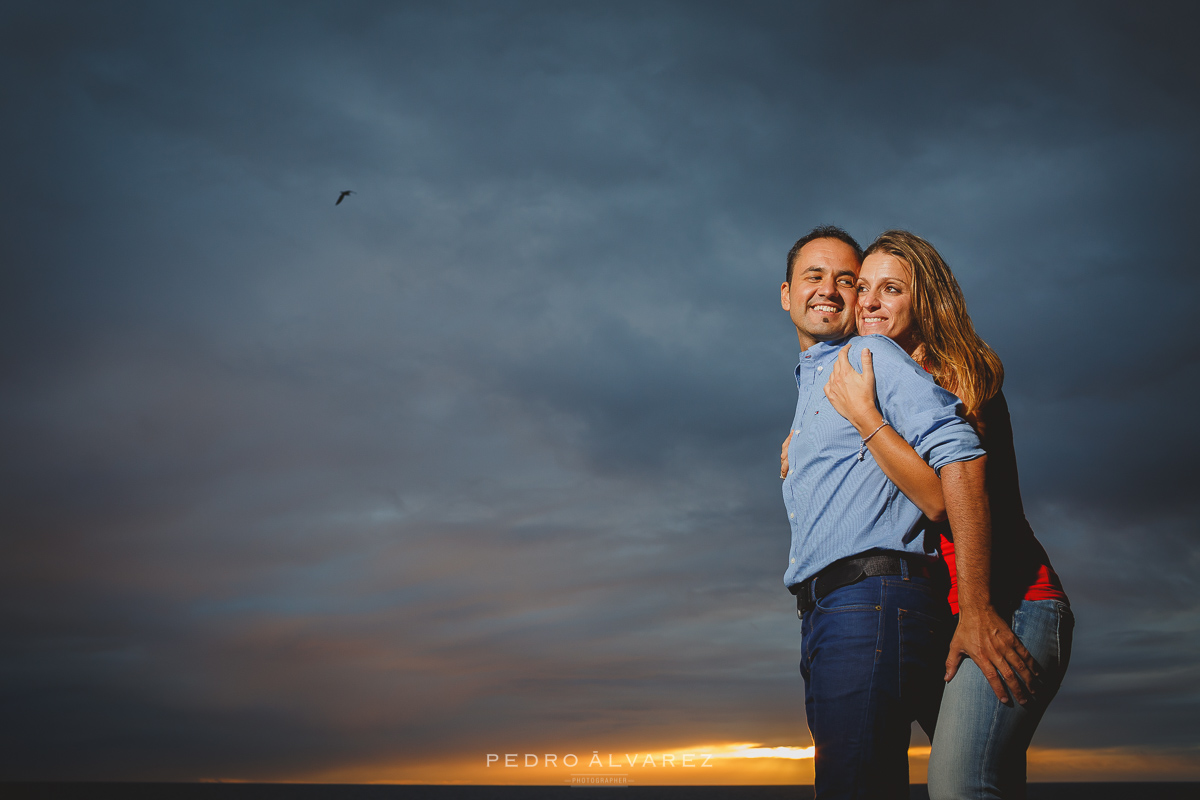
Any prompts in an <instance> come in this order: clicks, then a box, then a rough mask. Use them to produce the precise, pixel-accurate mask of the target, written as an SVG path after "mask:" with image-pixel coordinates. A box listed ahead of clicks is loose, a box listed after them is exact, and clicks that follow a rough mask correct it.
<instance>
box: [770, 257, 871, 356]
mask: <svg viewBox="0 0 1200 800" xmlns="http://www.w3.org/2000/svg"><path fill="white" fill-rule="evenodd" d="M857 278H858V258H857V256H855V254H854V248H852V247H851V246H850V245H848V244H846V243H845V242H843V241H841V240H839V239H813V240H812V241H811V242H809V243H808V244H806V245H804V247H802V248H800V252H799V253H797V254H796V263H795V264H794V265H793V266H792V280H791V282H790V283H785V284H783V285H782V286H780V287H779V304H780V305H781V306H783V310H784V311H787V312H788V313H789V314H790V315H791V317H792V324H793V325H795V326H796V336H797V338H799V340H800V349H801V350H807V349H808V348H810V347H812V346H813V345H814V344H816V343H817V342H828V341H832V340H834V339H841V338H842V337H843V336H846V335H847V334H849V333H852V332H853V331H854V305H855V290H854V282H855V280H856V279H857Z"/></svg>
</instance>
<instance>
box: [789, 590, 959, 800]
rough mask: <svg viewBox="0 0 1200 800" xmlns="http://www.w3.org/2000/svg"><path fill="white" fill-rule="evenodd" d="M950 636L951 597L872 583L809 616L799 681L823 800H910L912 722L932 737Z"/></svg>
mask: <svg viewBox="0 0 1200 800" xmlns="http://www.w3.org/2000/svg"><path fill="white" fill-rule="evenodd" d="M950 628H951V621H950V608H949V606H948V605H947V603H946V588H945V586H944V585H943V584H942V583H941V582H939V581H933V582H931V581H929V580H926V579H923V578H919V577H916V576H908V575H903V576H899V575H898V576H894V577H876V578H866V579H864V580H862V581H860V582H859V583H856V584H853V585H851V586H844V587H842V588H840V589H836V590H835V591H833V592H831V593H830V594H829V595H827V596H826V597H824V598H823V599H821V600H820V601H819V602H818V603H817V606H816V608H814V609H812V610H811V611H809V612H807V613H806V614H805V615H804V622H803V624H802V625H801V633H802V636H803V642H802V645H801V659H802V660H801V663H800V671H801V673H802V674H803V675H804V709H805V712H806V714H807V716H808V729H809V731H810V732H811V733H812V738H813V744H815V745H816V759H815V765H814V766H815V770H816V797H817V799H818V800H831V799H832V798H871V800H879V799H880V798H898V799H902V800H908V740H909V731H910V729H911V726H912V721H913V720H914V719H915V720H917V721H918V722H920V723H921V727H922V728H924V729H925V731H926V732H927V733H929V734H931V735H932V734H933V726H934V723H935V721H936V720H937V713H938V704H939V702H940V700H941V695H942V672H943V670H942V664H943V663H944V662H945V660H946V652H947V648H948V645H949V634H950Z"/></svg>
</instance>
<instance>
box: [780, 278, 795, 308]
mask: <svg viewBox="0 0 1200 800" xmlns="http://www.w3.org/2000/svg"><path fill="white" fill-rule="evenodd" d="M791 288H792V287H790V286H788V284H787V281H784V283H783V285H782V286H780V287H779V305H780V306H782V307H783V310H784V311H791V310H792V292H791Z"/></svg>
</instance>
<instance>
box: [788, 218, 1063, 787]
mask: <svg viewBox="0 0 1200 800" xmlns="http://www.w3.org/2000/svg"><path fill="white" fill-rule="evenodd" d="M780 302H781V304H782V306H783V308H784V310H785V311H788V312H789V314H790V315H791V319H792V323H793V324H794V325H795V327H796V334H797V336H798V338H799V341H800V350H801V353H800V364H799V365H798V366H797V367H796V385H797V388H798V390H799V398H798V400H797V403H796V415H795V418H794V419H793V421H792V428H791V432H790V433H789V434H788V437H787V440H786V441H785V442H784V446H783V452H782V454H781V467H782V468H781V477H783V479H784V483H783V497H784V504H785V505H786V507H787V512H788V521H789V523H790V525H791V550H790V554H789V555H790V563H789V564H788V569H787V572H786V574H785V576H784V581H785V583H786V584H787V587H788V589H789V590H790V591H791V592H792V594H794V595H795V596H796V606H797V610H798V613H799V615H800V618H801V620H802V622H801V635H802V644H801V665H800V669H801V673H802V674H803V676H804V683H805V696H804V700H805V711H806V714H807V717H808V727H809V731H810V732H811V734H812V737H813V744H814V745H815V746H816V757H815V758H816V763H815V770H816V796H817V798H819V799H820V800H824V799H825V798H905V799H906V798H908V796H909V795H908V791H909V790H908V754H907V751H908V743H909V731H910V727H911V724H912V721H913V720H916V721H918V722H919V723H920V725H921V726H922V728H923V729H924V730H925V732H926V733H928V734H929V736H930V738H931V740H932V742H933V747H932V752H931V755H930V759H929V793H930V797H931V800H944V799H948V798H956V799H957V798H1017V797H1024V796H1025V751H1026V750H1027V748H1028V747H1029V742H1030V740H1031V738H1032V737H1033V732H1034V729H1035V728H1036V727H1037V725H1038V722H1040V720H1041V717H1042V714H1043V713H1044V711H1045V709H1046V706H1047V704H1048V703H1049V702H1050V700H1051V699H1052V698H1053V697H1054V694H1055V693H1056V692H1057V690H1058V687H1059V685H1060V683H1061V682H1062V677H1063V673H1064V671H1065V670H1066V667H1067V661H1068V660H1069V657H1070V647H1071V632H1072V627H1073V623H1074V620H1073V617H1072V616H1071V611H1070V607H1069V605H1068V602H1067V597H1066V594H1065V593H1064V592H1063V590H1062V585H1061V583H1060V582H1059V579H1058V576H1057V575H1056V574H1055V572H1054V570H1053V568H1052V567H1051V566H1050V560H1049V558H1047V556H1046V552H1045V550H1044V549H1043V548H1042V547H1041V545H1040V544H1039V543H1038V541H1037V539H1036V538H1034V535H1033V531H1032V529H1031V528H1030V527H1029V523H1028V522H1027V521H1026V520H1025V513H1024V510H1023V508H1022V505H1021V494H1020V489H1019V487H1018V483H1017V465H1016V456H1015V454H1014V451H1013V440H1012V429H1011V426H1010V423H1009V415H1008V408H1007V406H1006V404H1005V401H1004V395H1003V394H1002V393H1001V391H1000V387H1001V384H1002V382H1003V378H1004V372H1003V367H1002V365H1001V363H1000V359H999V358H998V357H997V356H996V354H995V353H994V352H993V351H992V349H991V348H990V347H988V345H987V344H986V343H985V342H984V341H983V340H982V339H981V338H979V336H978V335H977V334H976V333H975V329H974V326H973V325H972V324H971V319H970V317H969V316H968V315H967V312H966V303H965V301H964V300H963V296H962V291H961V290H960V289H959V286H958V282H957V281H956V280H955V279H954V276H953V274H952V273H951V272H950V269H949V268H948V267H947V266H946V263H945V262H944V261H943V260H942V258H941V256H940V255H939V254H938V252H937V251H936V250H935V249H934V248H933V247H932V246H931V245H930V244H929V243H928V242H926V241H925V240H924V239H921V238H920V237H918V236H914V235H913V234H911V233H908V232H905V231H888V232H886V233H884V234H883V235H881V236H880V237H879V238H878V239H876V240H875V242H874V243H872V244H871V245H870V246H869V247H868V248H867V249H866V251H865V253H864V251H863V250H862V249H861V248H860V247H859V245H858V243H857V242H855V240H854V239H853V238H852V237H851V236H850V235H849V234H848V233H846V232H845V231H844V230H842V229H840V228H836V227H832V226H827V227H821V228H817V229H815V230H814V231H813V232H812V233H810V234H809V235H808V236H805V237H804V238H802V239H800V241H798V242H796V244H795V246H794V247H793V248H792V250H791V252H790V253H788V263H787V281H786V282H785V283H784V284H783V286H782V287H781V290H780ZM856 332H857V335H855V334H856Z"/></svg>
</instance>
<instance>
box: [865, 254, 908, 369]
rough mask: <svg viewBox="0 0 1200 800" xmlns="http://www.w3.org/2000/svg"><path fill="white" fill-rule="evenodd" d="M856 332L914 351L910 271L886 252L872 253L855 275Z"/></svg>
mask: <svg viewBox="0 0 1200 800" xmlns="http://www.w3.org/2000/svg"><path fill="white" fill-rule="evenodd" d="M857 288H858V306H857V307H856V308H855V310H854V319H855V322H857V323H858V333H859V335H860V336H866V335H867V334H869V333H879V334H882V335H884V336H886V337H888V338H889V339H891V340H892V341H894V342H895V343H896V344H898V345H900V346H901V347H903V348H904V352H906V353H908V354H909V355H912V353H913V351H914V350H916V348H917V340H916V328H915V326H914V324H913V315H912V270H910V269H909V268H908V264H905V263H904V262H903V261H901V260H900V259H898V258H896V257H895V256H893V255H890V254H888V253H872V254H871V255H869V256H867V257H866V259H864V260H863V263H862V269H861V270H859V273H858V286H857Z"/></svg>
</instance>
